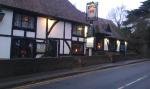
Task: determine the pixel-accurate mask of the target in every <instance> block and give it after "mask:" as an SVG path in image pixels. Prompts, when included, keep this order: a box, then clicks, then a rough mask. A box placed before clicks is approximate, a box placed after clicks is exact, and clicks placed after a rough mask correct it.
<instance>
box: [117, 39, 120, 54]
mask: <svg viewBox="0 0 150 89" xmlns="http://www.w3.org/2000/svg"><path fill="white" fill-rule="evenodd" d="M119 51H120V41H119V40H117V52H119Z"/></svg>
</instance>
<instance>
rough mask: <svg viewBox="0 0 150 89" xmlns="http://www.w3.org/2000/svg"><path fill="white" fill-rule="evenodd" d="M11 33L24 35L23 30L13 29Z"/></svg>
mask: <svg viewBox="0 0 150 89" xmlns="http://www.w3.org/2000/svg"><path fill="white" fill-rule="evenodd" d="M13 35H14V36H24V31H23V30H13Z"/></svg>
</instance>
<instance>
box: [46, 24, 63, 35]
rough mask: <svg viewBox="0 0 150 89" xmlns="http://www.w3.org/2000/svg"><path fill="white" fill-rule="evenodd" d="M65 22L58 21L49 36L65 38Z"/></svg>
mask: <svg viewBox="0 0 150 89" xmlns="http://www.w3.org/2000/svg"><path fill="white" fill-rule="evenodd" d="M63 36H64V22H58V23H57V24H56V25H55V26H54V28H53V29H52V31H51V33H50V35H49V36H48V37H49V38H64V37H63Z"/></svg>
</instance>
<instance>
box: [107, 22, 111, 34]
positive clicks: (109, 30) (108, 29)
mask: <svg viewBox="0 0 150 89" xmlns="http://www.w3.org/2000/svg"><path fill="white" fill-rule="evenodd" d="M106 32H111V28H110V25H109V24H108V25H107V28H106Z"/></svg>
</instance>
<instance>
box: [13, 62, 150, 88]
mask: <svg viewBox="0 0 150 89" xmlns="http://www.w3.org/2000/svg"><path fill="white" fill-rule="evenodd" d="M13 89H150V62H149V61H146V62H142V63H136V64H131V65H126V66H121V67H116V68H109V69H104V70H98V71H92V72H88V73H84V74H79V75H74V76H69V77H65V78H58V79H54V80H48V81H44V82H39V83H36V84H29V85H24V86H20V87H16V88H13Z"/></svg>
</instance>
